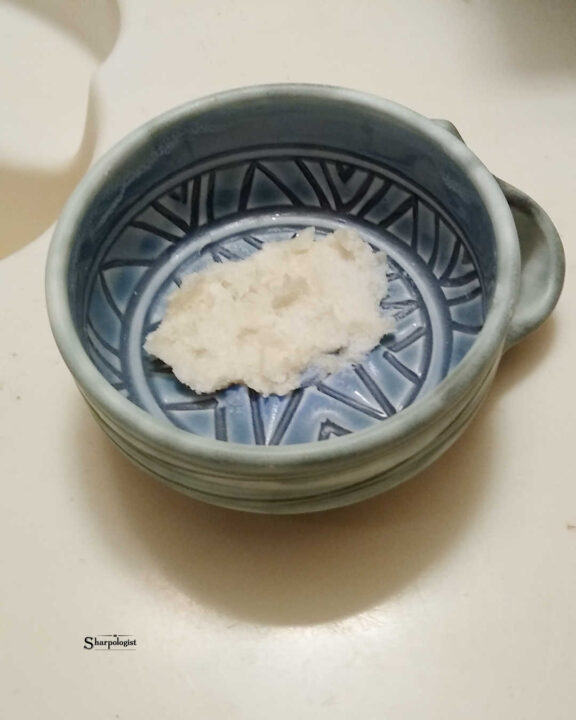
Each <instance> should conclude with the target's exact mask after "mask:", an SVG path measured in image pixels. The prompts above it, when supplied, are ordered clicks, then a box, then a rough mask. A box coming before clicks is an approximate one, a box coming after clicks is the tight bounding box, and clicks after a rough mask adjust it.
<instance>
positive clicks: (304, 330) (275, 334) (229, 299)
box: [144, 228, 393, 395]
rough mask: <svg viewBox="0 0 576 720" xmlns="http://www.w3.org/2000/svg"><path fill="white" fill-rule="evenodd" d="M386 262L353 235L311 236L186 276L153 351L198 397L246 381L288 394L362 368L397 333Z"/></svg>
mask: <svg viewBox="0 0 576 720" xmlns="http://www.w3.org/2000/svg"><path fill="white" fill-rule="evenodd" d="M386 292H387V282H386V257H385V255H384V253H383V252H379V253H374V252H372V250H371V248H370V246H369V245H368V244H367V243H365V242H364V241H363V240H362V239H361V238H360V237H359V236H358V234H357V233H356V232H355V231H353V230H348V229H341V230H337V231H336V232H334V233H332V234H331V235H327V236H325V237H318V238H315V230H314V228H307V229H306V230H303V231H302V232H301V233H300V234H299V235H297V236H296V237H294V238H292V239H291V240H283V241H279V242H270V243H267V244H265V245H264V247H263V248H262V249H261V250H259V251H258V252H256V253H254V254H253V255H251V256H250V257H249V258H246V259H244V260H238V261H229V262H225V263H221V264H217V265H212V266H210V267H208V268H206V269H205V270H202V271H200V272H198V273H194V274H192V275H189V276H187V277H186V278H184V280H183V282H182V286H181V287H180V288H178V289H177V290H175V291H174V292H173V293H172V294H171V295H170V297H169V298H168V304H167V309H166V314H165V316H164V319H163V320H162V322H161V324H160V325H159V327H158V328H157V329H156V330H155V331H154V332H152V333H150V334H149V335H148V337H147V338H146V342H145V345H144V347H145V349H146V350H147V351H148V352H149V353H150V354H152V355H154V356H156V357H158V358H160V359H161V360H163V361H164V362H165V363H166V364H167V365H169V366H170V367H171V368H172V370H173V372H174V374H175V375H176V377H177V378H178V379H179V380H180V381H181V382H183V383H185V384H186V385H188V386H189V387H191V388H192V389H193V390H195V391H196V392H199V393H207V392H213V391H215V390H219V389H221V388H225V387H227V386H229V385H231V384H234V383H243V384H244V385H247V386H248V387H250V388H253V389H254V390H256V391H257V392H259V393H261V394H262V395H270V394H277V395H284V394H286V393H288V392H290V391H291V390H294V389H295V388H297V387H298V386H299V385H300V384H301V382H302V373H303V372H304V371H309V372H308V373H307V375H310V372H312V374H314V378H315V379H316V380H318V379H320V378H322V377H324V376H326V375H327V374H329V373H333V372H336V371H338V370H340V369H341V368H343V367H344V366H345V365H347V364H349V363H353V362H358V361H360V360H361V359H362V358H363V357H364V356H365V355H366V354H367V353H368V352H369V351H370V350H372V349H373V348H374V347H375V346H376V345H377V344H378V343H379V342H380V339H381V338H382V336H383V335H385V334H387V333H389V332H390V331H391V330H392V329H393V320H392V318H390V317H386V316H384V315H383V313H382V311H381V308H380V301H381V300H382V298H383V297H384V296H385V295H386Z"/></svg>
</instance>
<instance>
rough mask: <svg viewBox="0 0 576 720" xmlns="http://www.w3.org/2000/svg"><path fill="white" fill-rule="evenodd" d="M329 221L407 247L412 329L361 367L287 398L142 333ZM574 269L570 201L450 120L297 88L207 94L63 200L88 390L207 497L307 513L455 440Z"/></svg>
mask: <svg viewBox="0 0 576 720" xmlns="http://www.w3.org/2000/svg"><path fill="white" fill-rule="evenodd" d="M515 216H516V219H517V220H518V218H519V217H520V216H521V220H522V228H523V229H522V235H521V237H520V239H519V238H518V233H517V230H516V225H515V222H514V217H515ZM311 225H313V226H315V227H316V229H317V232H319V233H328V232H332V231H333V230H334V229H336V228H338V227H341V226H343V225H346V226H348V227H350V226H351V227H354V228H355V229H357V230H358V232H359V234H360V235H361V236H362V237H363V238H364V239H365V241H366V242H368V243H369V244H370V245H371V247H372V249H373V251H374V252H381V251H385V252H386V254H387V256H388V258H389V262H388V272H389V294H388V296H387V297H386V299H385V300H384V302H383V308H384V311H385V312H386V313H388V314H392V315H393V316H394V317H395V319H396V330H395V333H394V334H393V335H390V336H387V337H385V338H384V339H383V341H382V342H381V343H380V345H379V346H378V347H377V348H375V349H374V350H373V351H372V352H371V353H370V355H369V356H368V357H367V358H366V359H365V360H364V361H363V362H362V363H361V364H359V365H357V366H354V367H350V368H348V369H346V370H344V371H342V372H340V373H337V374H335V375H332V376H330V377H328V378H327V379H325V380H324V381H322V382H320V383H318V384H309V385H305V386H304V387H302V388H300V389H298V390H296V391H294V392H293V393H291V394H289V395H287V396H283V397H276V396H272V397H260V396H259V395H258V394H257V393H255V392H253V391H250V390H248V389H247V388H245V387H241V386H234V387H231V388H229V389H227V390H224V391H221V392H218V393H214V394H209V395H198V394H196V393H194V392H193V391H191V390H190V389H189V388H187V387H185V386H184V385H182V384H180V383H179V382H178V381H177V380H176V378H175V377H174V376H173V375H172V373H171V372H170V370H169V368H167V367H166V366H164V365H163V364H162V363H161V362H159V361H158V360H155V359H154V358H152V357H151V356H149V355H148V354H147V353H146V352H145V351H144V350H143V347H142V346H143V342H144V338H145V337H146V335H147V334H148V333H149V332H150V331H151V330H152V329H153V328H154V327H156V326H157V324H158V323H159V321H160V319H161V317H162V314H163V310H164V306H165V301H166V297H167V295H168V294H169V293H170V292H171V291H172V290H173V289H174V288H175V287H176V286H177V285H179V284H180V282H181V278H182V277H183V276H184V275H185V274H187V273H190V272H194V271H197V270H200V269H202V268H204V267H206V266H207V265H209V264H211V263H214V262H227V261H229V260H234V259H237V258H243V257H246V256H248V255H250V254H251V253H254V252H257V251H258V250H259V249H260V248H261V247H262V245H263V244H265V243H267V242H274V241H276V240H280V239H284V238H288V237H290V236H292V235H293V234H294V233H296V232H298V231H299V230H301V229H303V228H305V227H308V226H311ZM518 225H519V227H520V221H519V220H518ZM528 258H529V259H530V262H528V261H527V259H528ZM523 260H524V261H523ZM563 272H564V260H563V252H562V247H561V244H560V241H559V239H558V236H557V233H556V231H555V229H554V227H553V225H552V223H551V222H550V220H549V218H548V217H547V216H546V215H545V214H544V212H543V211H542V210H541V209H540V208H539V207H538V206H537V205H536V204H535V203H534V202H533V201H531V200H530V199H529V198H527V197H526V196H525V195H523V194H522V193H520V192H519V191H517V190H515V189H514V188H511V187H510V186H508V185H506V184H505V183H502V182H499V181H497V180H496V179H495V178H494V177H493V176H492V175H491V174H490V173H489V172H488V171H487V170H486V168H485V167H484V166H483V165H482V164H481V163H480V162H479V160H478V159H477V158H476V157H475V156H474V155H473V154H472V153H471V152H470V150H469V149H468V148H467V147H466V145H464V143H463V142H462V140H461V138H460V137H459V136H458V134H457V132H456V131H455V130H454V128H453V127H452V126H451V125H450V124H449V123H446V122H445V121H432V120H429V119H426V118H424V117H422V116H420V115H418V114H416V113H414V112H412V111H410V110H408V109H406V108H403V107H401V106H399V105H396V104H394V103H391V102H389V101H385V100H380V99H378V98H374V97H370V96H366V95H363V94H360V93H356V92H352V91H349V90H343V89H338V88H330V87H320V86H311V85H277V86H262V87H254V88H246V89H242V90H236V91H231V92H226V93H222V94H219V95H215V96H212V97H209V98H206V99H203V100H199V101H195V102H192V103H189V104H188V105H185V106H183V107H180V108H177V109H175V110H173V111H171V112H168V113H166V114H165V115H162V116H161V117H159V118H157V119H155V120H153V121H151V122H150V123H148V124H147V125H145V126H143V127H142V128H140V129H138V130H135V131H134V132H133V133H131V134H130V135H129V136H128V137H127V138H126V139H125V140H123V141H122V142H121V143H119V144H118V145H117V146H116V147H115V148H114V149H113V150H111V151H110V152H109V153H108V154H107V155H106V156H105V157H104V158H103V159H102V160H101V161H100V162H99V163H98V164H97V165H96V166H95V167H94V168H93V169H92V170H91V171H90V172H89V173H88V175H87V176H86V177H85V178H84V180H83V181H82V182H81V184H80V185H79V187H78V188H77V190H76V192H75V193H74V194H73V196H72V197H71V199H70V201H69V202H68V204H67V206H66V208H65V210H64V212H63V214H62V217H61V219H60V222H59V224H58V227H57V229H56V232H55V235H54V238H53V241H52V246H51V250H50V257H49V262H48V267H47V297H48V307H49V313H50V320H51V323H52V328H53V332H54V335H55V337H56V341H57V343H58V345H59V348H60V350H61V352H62V355H63V357H64V359H65V361H66V362H67V364H68V366H69V368H70V370H71V372H72V373H73V375H74V377H75V378H76V381H77V383H78V385H79V387H80V390H81V391H82V393H83V394H84V397H85V398H86V400H87V401H88V403H89V404H90V406H91V407H92V409H93V411H94V413H95V416H96V418H97V419H98V420H99V422H100V423H101V424H102V426H103V428H104V429H105V430H106V432H107V433H108V434H109V435H110V437H111V438H112V439H113V440H114V441H115V442H116V443H117V444H118V446H119V447H120V448H121V449H122V450H123V451H124V452H125V453H126V454H127V455H128V456H129V457H130V458H132V459H133V460H134V462H136V463H137V464H138V465H140V466H141V467H143V468H144V469H146V470H148V471H149V472H151V473H152V474H153V475H155V476H156V477H158V478H159V479H161V480H164V481H166V482H168V483H170V484H171V485H173V486H174V487H176V488H178V489H181V490H183V491H185V492H187V493H189V494H191V495H193V496H194V497H197V498H200V499H203V500H206V501H208V502H212V503H216V504H219V505H225V506H228V507H236V508H241V509H246V510H254V511H263V512H278V513H287V512H302V511H308V510H318V509H324V508H328V507H335V506H338V505H344V504H347V503H351V502H354V501H356V500H359V499H362V498H365V497H369V496H371V495H373V494H376V493H378V492H381V491H382V490H385V489H387V488H389V487H391V486H393V485H395V484H397V483H398V482H400V481H402V480H405V479H407V478H408V477H410V476H411V475H413V474H414V473H415V472H417V471H418V470H420V469H422V468H423V467H424V466H425V465H427V464H428V463H429V462H430V461H432V460H433V459H434V458H435V457H437V456H438V455H439V454H440V453H441V452H442V451H443V450H444V449H445V448H446V447H447V446H448V445H449V444H450V443H451V442H452V441H453V440H454V439H455V438H456V437H457V436H458V434H459V433H460V432H461V431H462V430H463V429H464V427H465V426H466V425H467V423H468V421H469V420H470V419H471V417H472V415H473V414H474V411H475V410H476V408H477V407H478V405H479V404H480V402H481V400H482V399H483V397H484V395H485V393H486V391H487V389H488V386H489V384H490V381H491V379H492V377H493V374H494V371H495V369H496V367H497V365H498V361H499V359H500V356H501V354H502V352H503V350H504V349H505V348H506V347H507V346H508V345H510V344H512V343H513V342H515V341H517V340H519V339H520V338H521V337H523V336H524V335H525V334H527V333H528V332H530V331H531V330H532V329H534V328H535V327H536V326H537V325H539V324H540V323H541V322H542V321H543V320H544V319H545V318H546V317H547V315H548V314H549V313H550V312H551V310H552V308H553V306H554V304H555V303H556V300H557V298H558V295H559V293H560V290H561V287H562V280H563ZM347 290H348V289H347V288H346V287H343V288H342V292H343V293H346V292H347ZM515 307H516V310H514V308H515Z"/></svg>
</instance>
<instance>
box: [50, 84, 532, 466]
mask: <svg viewBox="0 0 576 720" xmlns="http://www.w3.org/2000/svg"><path fill="white" fill-rule="evenodd" d="M280 97H281V98H290V97H293V98H296V97H298V98H300V99H301V98H302V97H310V98H311V99H316V100H326V101H330V102H334V101H338V102H339V103H344V104H346V105H348V106H349V107H350V106H351V107H357V108H358V109H363V110H370V111H372V112H374V113H380V114H386V115H388V116H392V117H394V118H396V119H397V120H398V121H400V122H402V123H405V124H407V125H409V126H410V127H411V128H412V129H413V130H414V131H416V132H419V133H420V134H422V135H424V136H427V137H428V138H429V139H430V140H432V141H433V142H435V143H436V144H437V145H438V146H440V148H441V149H442V150H443V152H444V153H446V155H447V156H448V157H450V158H451V159H452V160H453V161H454V162H455V163H456V164H457V165H458V166H459V167H460V168H461V169H462V170H463V171H464V173H465V174H466V175H467V177H468V179H469V181H470V182H471V184H472V185H473V186H474V187H475V189H476V191H477V192H478V194H479V197H480V198H481V200H482V202H483V203H484V205H485V207H486V209H487V211H488V214H489V217H490V219H491V221H492V224H493V227H494V236H495V245H496V247H495V250H496V277H495V283H494V294H493V300H492V303H491V306H490V308H489V309H488V313H487V316H486V320H485V322H484V326H483V328H482V329H481V331H480V332H479V333H478V335H477V337H476V340H475V341H474V343H473V345H472V347H471V348H470V349H469V350H468V352H467V354H466V355H465V356H464V358H463V359H462V360H461V361H460V363H459V364H458V365H457V366H456V367H455V368H454V369H453V370H452V371H450V373H449V374H448V375H447V376H446V378H444V380H442V381H441V382H440V383H439V384H438V385H437V386H436V387H435V388H433V389H432V390H431V391H430V392H429V393H428V394H427V395H426V396H425V397H424V398H422V399H420V400H416V401H415V402H414V403H413V404H412V405H410V406H409V407H407V408H404V409H403V410H401V411H400V412H399V413H397V414H396V415H393V416H392V417H389V418H387V419H386V420H385V421H383V422H381V423H377V424H375V425H372V426H371V427H369V428H365V429H363V430H359V431H356V432H353V433H350V434H349V435H344V436H341V437H337V438H331V439H330V441H329V442H319V441H315V442H308V443H300V444H293V445H280V446H276V445H247V444H246V445H245V444H240V443H234V442H229V441H225V440H216V439H212V438H207V437H203V436H198V435H194V434H192V433H189V432H187V431H185V430H182V429H180V428H177V427H176V426H174V425H172V424H170V423H169V422H168V421H167V420H163V419H161V418H156V417H154V416H152V415H150V414H149V413H147V412H146V411H145V410H143V409H142V408H140V407H138V406H137V405H135V404H134V403H133V402H132V401H131V400H129V399H128V398H126V397H124V396H123V395H122V394H121V393H119V392H118V391H117V390H115V389H114V388H113V387H112V386H111V385H110V384H109V383H108V381H107V380H106V379H105V378H104V377H103V376H102V375H101V374H100V372H99V371H98V370H97V368H96V367H95V365H93V363H92V361H91V360H90V358H89V356H88V355H87V353H86V351H85V350H84V347H83V345H82V342H81V340H80V337H79V336H78V333H77V332H76V330H75V328H74V323H73V321H72V313H71V309H70V305H69V300H68V290H67V272H68V263H69V260H70V256H71V250H72V244H73V242H72V241H73V237H74V234H75V229H76V227H77V225H78V222H79V219H80V217H81V216H82V213H83V210H84V208H85V207H86V206H87V205H88V204H89V203H90V201H91V199H92V197H93V195H94V194H95V193H96V192H97V191H98V190H99V189H100V188H102V187H103V186H104V185H105V184H106V182H107V180H108V177H109V176H110V175H111V174H112V173H113V172H114V169H115V167H116V166H117V165H118V164H120V163H121V162H122V160H123V159H124V158H125V157H127V156H130V155H131V154H132V153H135V152H137V151H138V149H139V148H140V147H141V146H142V145H143V144H144V143H145V142H146V141H147V140H148V139H149V138H150V136H151V135H157V134H158V133H159V132H161V131H162V130H164V129H165V128H166V127H168V126H169V125H171V124H172V123H174V122H177V121H178V120H180V119H182V118H185V117H186V118H188V119H190V118H194V117H196V116H201V115H202V114H203V113H204V112H205V111H207V110H212V109H215V108H218V107H221V106H227V107H228V108H231V107H232V106H234V105H235V104H240V105H242V104H243V103H245V102H246V101H249V100H253V99H262V98H267V99H269V100H271V101H273V100H274V99H275V98H280ZM45 282H46V301H47V309H48V316H49V320H50V325H51V328H52V332H53V335H54V338H55V340H56V343H57V345H58V348H59V350H60V352H61V354H62V357H63V359H64V361H65V363H66V365H67V366H68V368H69V369H70V371H71V373H72V375H73V376H74V378H75V379H76V382H77V383H78V384H79V385H80V386H81V387H82V388H83V390H84V393H83V394H84V395H85V396H87V399H88V400H89V402H94V403H95V404H96V405H97V406H98V407H99V408H100V410H101V411H102V410H104V412H105V414H106V415H109V416H110V417H113V418H114V422H115V424H117V425H118V426H119V427H122V428H125V429H126V431H127V432H128V433H129V434H130V435H132V436H133V437H138V438H139V439H140V440H144V441H145V442H146V443H147V444H148V445H149V446H150V447H155V448H156V449H157V450H160V451H161V452H164V453H166V452H167V453H169V454H173V455H176V456H180V457H187V458H190V459H191V458H193V457H194V458H198V459H199V460H202V459H203V460H204V461H207V462H213V461H215V460H217V461H219V462H223V463H228V462H230V463H239V464H241V465H243V466H244V467H246V466H247V465H251V464H252V465H255V466H271V467H272V466H273V467H276V466H279V467H282V466H286V465H294V464H297V465H301V464H302V463H305V462H306V463H307V462H314V463H322V461H325V460H326V461H327V460H329V461H334V460H335V459H337V458H338V457H345V456H350V455H358V454H364V453H367V452H371V451H374V450H375V449H377V448H378V449H379V451H380V452H381V451H382V449H383V448H384V447H386V448H392V447H394V446H396V445H398V444H399V443H401V442H403V441H405V440H406V439H407V438H408V437H409V436H410V435H412V434H413V433H414V434H415V433H418V432H420V431H421V430H423V429H424V428H426V427H428V426H430V425H431V424H432V423H434V422H435V420H436V419H437V418H438V417H439V415H441V414H443V413H444V411H445V410H446V409H447V408H449V407H450V406H451V405H452V403H453V402H454V400H455V399H457V398H458V397H460V396H461V395H462V394H463V393H464V392H465V391H466V389H467V388H469V387H470V385H471V384H472V383H474V381H475V380H476V379H478V378H479V377H480V376H481V375H483V374H484V373H485V372H486V368H487V367H488V366H489V365H492V364H493V363H494V362H496V361H497V360H498V359H499V357H500V355H501V353H502V349H503V345H504V342H505V339H506V329H507V327H508V325H509V322H510V319H511V315H512V311H513V308H514V304H515V301H516V299H517V297H518V292H519V283H520V250H519V243H518V236H517V232H516V226H515V224H514V220H513V217H512V213H511V210H510V208H509V206H508V203H507V201H506V199H505V197H504V194H503V192H502V190H501V189H500V187H499V185H498V183H497V181H496V179H495V178H494V177H493V175H492V174H491V173H490V172H489V170H488V169H487V168H486V167H485V165H484V164H483V163H482V162H481V161H480V160H479V159H478V158H477V157H476V155H474V153H473V152H472V151H471V150H470V149H469V148H468V147H467V146H466V145H465V144H464V143H463V142H462V141H461V140H459V139H458V138H456V137H455V136H454V135H453V134H452V133H451V132H449V131H448V130H447V129H446V128H445V127H443V126H442V125H440V124H439V123H436V122H434V121H433V120H431V119H429V118H427V117H425V116H423V115H421V114H420V113H417V112H416V111H414V110H411V109H409V108H407V107H404V106H403V105H400V104H398V103H396V102H394V101H391V100H387V99H384V98H380V97H377V96H375V95H371V94H367V93H364V92H360V91H357V90H351V89H347V88H341V87H336V86H331V85H317V84H307V83H274V84H266V85H253V86H248V87H242V88H237V89H233V90H225V91H223V92H219V93H216V94H213V95H209V96H207V97H204V98H200V99H196V100H192V101H189V102H187V103H184V104H183V105H180V106H178V107H175V108H173V109H171V110H168V111H167V112H164V113H162V114H161V115H158V116H157V117H155V118H153V119H152V120H150V121H148V122H146V123H145V124H143V125H142V126H140V127H138V128H136V129H135V130H132V131H131V132H130V133H129V134H128V135H127V136H125V137H124V138H123V139H121V140H120V141H119V142H118V143H116V144H115V145H114V146H113V147H112V148H111V149H110V150H108V151H107V152H106V153H105V154H104V155H103V156H102V157H101V158H100V159H99V160H98V162H96V163H95V164H94V165H93V166H92V168H91V169H90V170H89V171H88V172H87V174H86V175H85V176H84V178H83V179H82V180H81V181H80V183H79V184H78V186H77V187H76V189H75V190H74V192H73V193H72V195H71V196H70V198H69V199H68V201H67V203H66V205H65V207H64V209H63V211H62V213H61V215H60V218H59V220H58V223H57V225H56V228H55V230H54V233H53V236H52V239H51V242H50V248H49V252H48V259H47V263H46V276H45Z"/></svg>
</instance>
